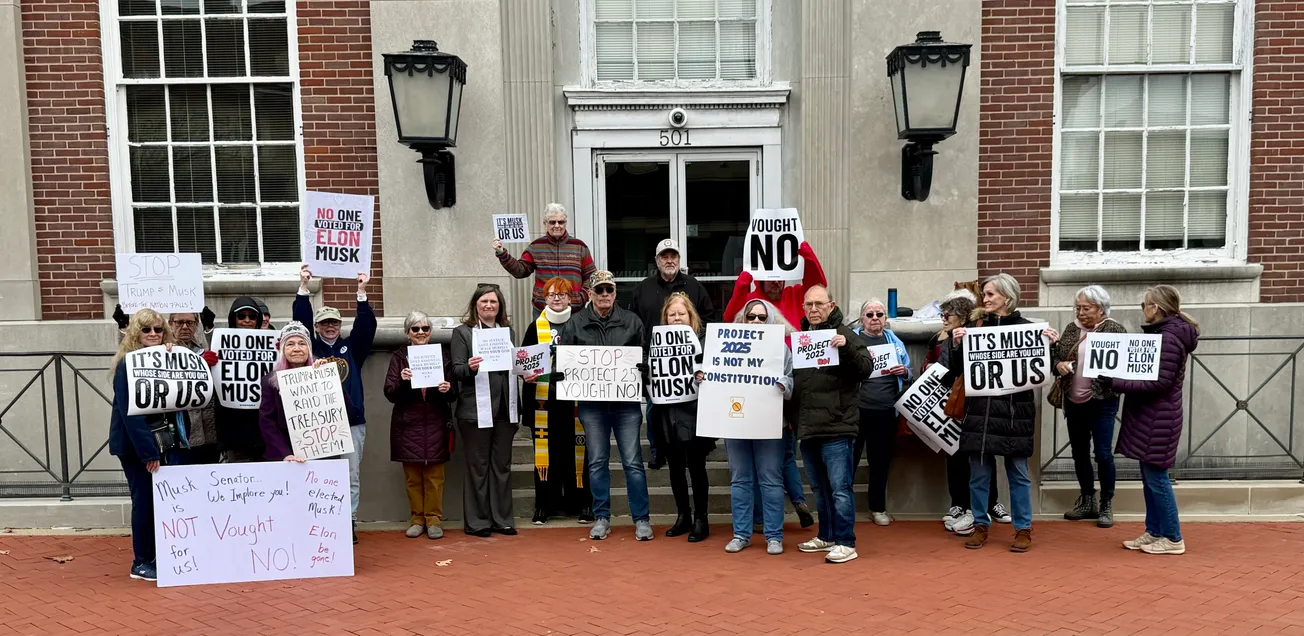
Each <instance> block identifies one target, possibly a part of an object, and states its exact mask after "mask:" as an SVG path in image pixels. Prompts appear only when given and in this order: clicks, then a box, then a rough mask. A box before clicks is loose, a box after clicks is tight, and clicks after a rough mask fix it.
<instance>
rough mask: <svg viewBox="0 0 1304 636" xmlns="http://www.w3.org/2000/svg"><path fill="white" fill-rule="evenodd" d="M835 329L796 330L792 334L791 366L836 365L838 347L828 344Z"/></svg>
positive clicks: (836, 333) (814, 367)
mask: <svg viewBox="0 0 1304 636" xmlns="http://www.w3.org/2000/svg"><path fill="white" fill-rule="evenodd" d="M836 335H838V330H837V329H819V330H817V331H798V332H797V333H794V334H792V342H793V347H792V368H794V369H816V368H820V367H836V366H838V348H837V347H834V346H832V345H831V344H829V343H830V342H831V341H832V340H833V336H836Z"/></svg>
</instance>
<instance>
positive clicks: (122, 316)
mask: <svg viewBox="0 0 1304 636" xmlns="http://www.w3.org/2000/svg"><path fill="white" fill-rule="evenodd" d="M113 322H116V323H118V329H126V328H127V323H129V322H131V316H128V315H127V314H126V312H124V311H122V305H118V306H116V307H114V308H113Z"/></svg>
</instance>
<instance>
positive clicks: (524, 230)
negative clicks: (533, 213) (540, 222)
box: [494, 214, 530, 243]
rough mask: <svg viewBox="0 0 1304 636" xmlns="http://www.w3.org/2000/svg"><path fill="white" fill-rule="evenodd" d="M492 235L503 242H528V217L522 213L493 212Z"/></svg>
mask: <svg viewBox="0 0 1304 636" xmlns="http://www.w3.org/2000/svg"><path fill="white" fill-rule="evenodd" d="M494 236H497V237H498V240H500V241H502V242H504V243H529V242H530V220H529V217H527V216H525V215H524V214H495V215H494Z"/></svg>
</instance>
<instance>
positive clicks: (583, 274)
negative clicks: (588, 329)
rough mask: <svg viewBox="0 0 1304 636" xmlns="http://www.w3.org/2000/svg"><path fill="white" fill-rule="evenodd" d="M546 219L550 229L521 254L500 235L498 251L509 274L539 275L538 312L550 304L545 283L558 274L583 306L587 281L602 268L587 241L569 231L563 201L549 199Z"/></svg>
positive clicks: (535, 294)
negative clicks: (510, 249)
mask: <svg viewBox="0 0 1304 636" xmlns="http://www.w3.org/2000/svg"><path fill="white" fill-rule="evenodd" d="M543 223H544V225H545V226H546V227H547V230H548V232H547V233H546V234H544V235H543V236H541V237H539V238H537V239H535V240H534V241H532V242H531V243H530V245H529V247H526V248H525V252H524V253H522V254H521V257H520V258H516V257H514V256H512V255H511V254H510V253H508V252H507V250H506V249H504V248H503V242H502V241H501V240H498V239H494V254H496V255H497V256H498V262H499V263H501V264H502V266H503V269H505V270H507V273H508V274H511V275H512V276H514V277H516V278H525V277H526V276H529V275H530V274H534V275H535V276H534V292H533V293H532V294H531V296H532V299H531V300H532V302H533V303H534V313H535V314H538V313H539V312H541V311H543V308H544V306H545V305H546V304H547V303H546V302H545V299H544V296H543V284H544V283H545V282H547V281H548V280H550V279H552V278H553V277H554V276H560V277H562V278H564V279H566V280H568V281H570V282H571V287H572V289H573V291H571V307H572V308H574V309H579V308H581V307H583V306H584V303H585V300H586V296H585V291H584V289H585V288H584V281H586V280H588V279H589V277H590V276H592V275H593V273H594V272H596V271H598V268H597V266H596V265H595V264H594V263H593V254H591V253H590V252H589V246H588V245H585V244H584V241H581V240H579V239H577V238H575V237H572V236H571V235H570V234H568V233H567V232H566V208H565V207H563V206H562V205H561V204H560V203H549V204H548V207H547V208H544V211H543Z"/></svg>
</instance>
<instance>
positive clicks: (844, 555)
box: [824, 545, 860, 563]
mask: <svg viewBox="0 0 1304 636" xmlns="http://www.w3.org/2000/svg"><path fill="white" fill-rule="evenodd" d="M859 556H860V555H859V554H856V549H855V548H852V547H848V546H845V545H835V546H833V549H832V550H829V553H828V554H826V555H824V561H825V562H828V563H846V562H847V561H854V560H856V558H857V557H859Z"/></svg>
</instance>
